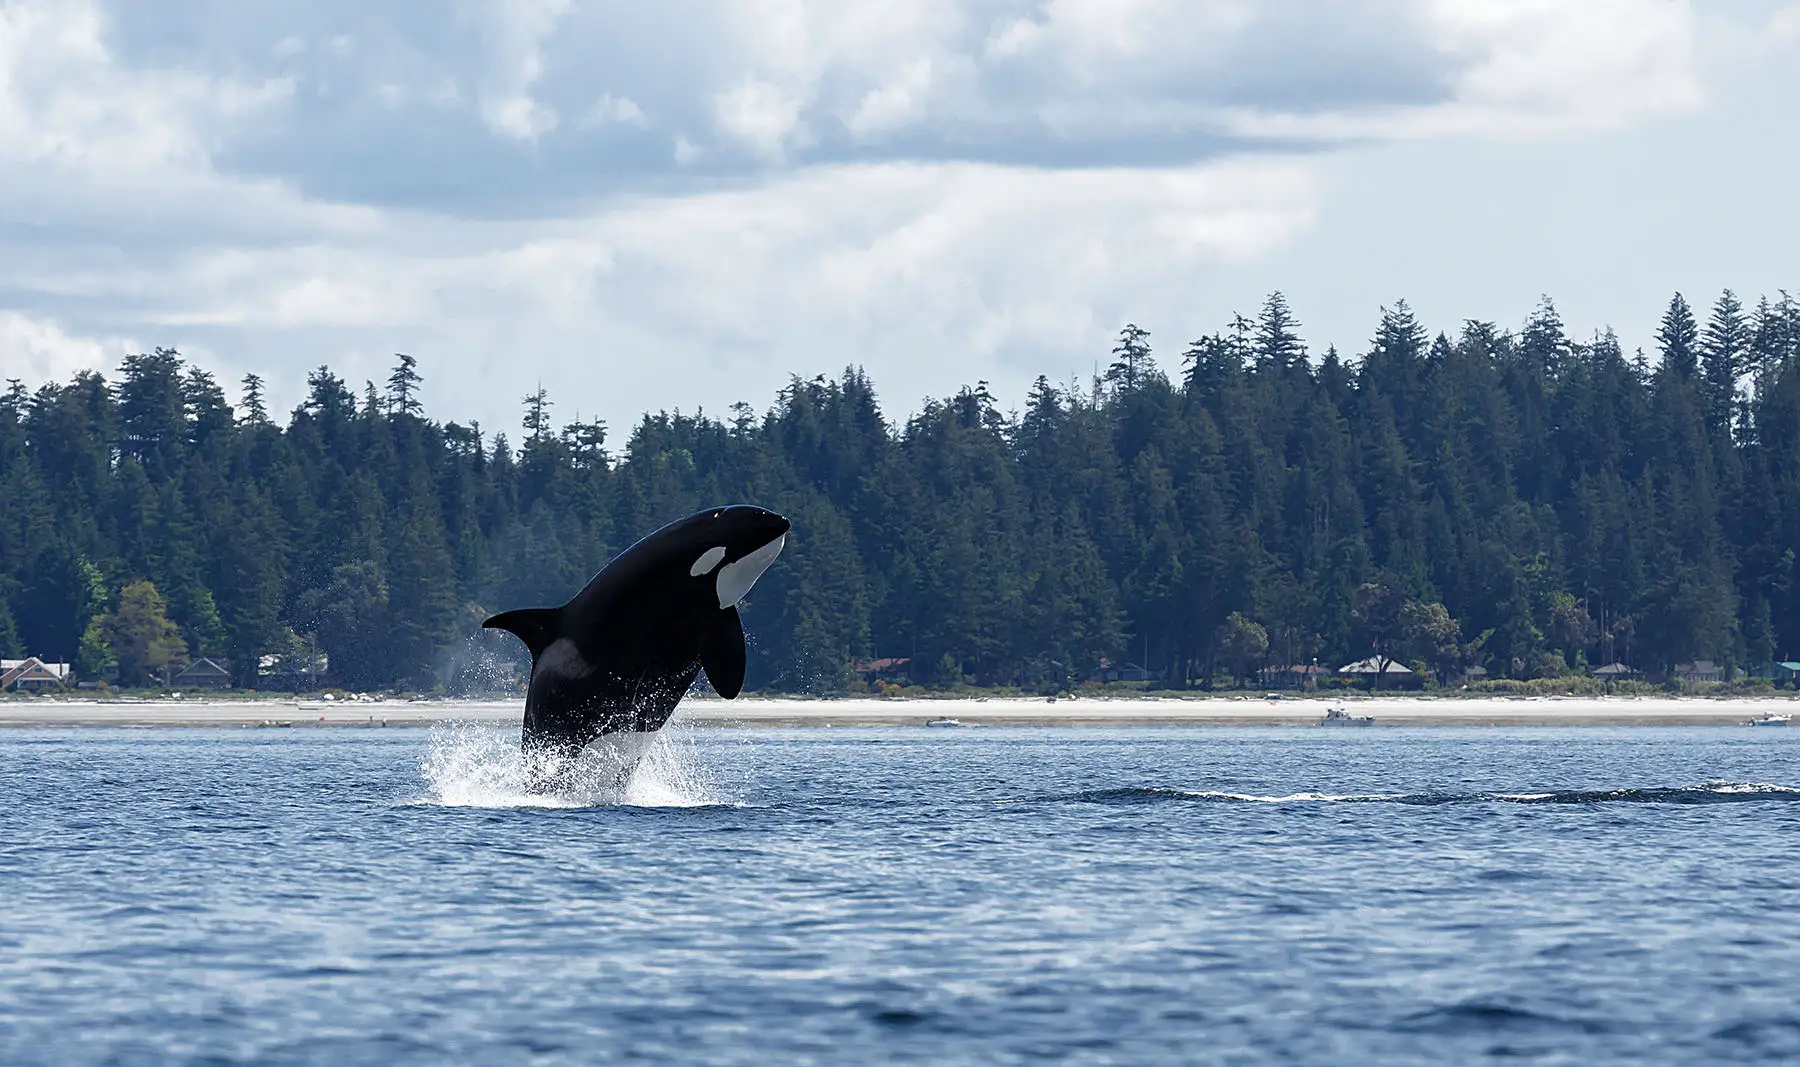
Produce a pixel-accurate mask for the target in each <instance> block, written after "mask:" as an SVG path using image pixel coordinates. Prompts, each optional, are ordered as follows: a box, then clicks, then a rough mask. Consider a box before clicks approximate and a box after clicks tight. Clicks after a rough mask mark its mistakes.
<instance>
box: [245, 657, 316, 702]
mask: <svg viewBox="0 0 1800 1067" xmlns="http://www.w3.org/2000/svg"><path fill="white" fill-rule="evenodd" d="M330 672H331V657H330V656H328V655H326V654H325V653H323V652H320V653H318V654H316V655H307V654H305V653H298V654H290V655H286V656H263V657H262V658H261V659H259V660H258V661H257V664H256V687H257V688H258V689H266V690H271V691H274V692H287V693H300V692H305V691H306V690H308V689H317V688H318V687H319V686H320V685H321V684H322V683H323V682H324V680H325V679H326V677H327V676H328V675H329V674H330Z"/></svg>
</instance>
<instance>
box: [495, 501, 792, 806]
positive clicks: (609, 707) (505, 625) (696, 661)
mask: <svg viewBox="0 0 1800 1067" xmlns="http://www.w3.org/2000/svg"><path fill="white" fill-rule="evenodd" d="M787 532H788V521H787V520H786V519H785V518H782V517H781V516H780V515H777V514H775V513H774V512H772V511H767V510H765V509H763V508H758V507H751V506H749V505H744V504H735V505H732V506H730V507H718V508H708V509H706V510H705V511H701V512H696V513H695V514H693V515H689V516H688V517H687V518H685V519H678V520H676V521H675V522H672V523H670V524H668V525H667V526H664V527H663V528H662V529H660V530H657V531H656V532H654V533H652V534H650V535H648V536H647V537H645V538H644V539H643V540H641V541H639V542H638V543H637V544H635V545H632V546H631V547H630V548H628V549H626V550H625V551H624V552H621V553H619V555H617V556H615V557H614V558H613V560H612V561H611V562H610V563H608V564H607V565H606V566H605V567H603V568H601V570H600V573H599V574H596V575H594V577H593V580H592V581H590V582H588V584H587V587H586V588H585V589H583V590H582V591H581V592H579V593H577V594H576V595H575V598H574V599H573V600H570V601H569V602H568V603H567V604H564V605H563V606H562V607H560V608H521V609H518V610H516V611H507V612H502V613H501V614H499V615H495V616H494V617H492V618H490V619H488V620H487V621H486V622H484V623H482V625H483V626H484V627H491V628H494V629H499V630H507V631H510V632H512V633H514V634H516V635H518V637H519V639H520V640H522V641H524V642H525V645H526V647H528V648H530V649H531V685H530V688H529V689H528V690H527V692H526V696H525V729H524V735H523V739H522V740H523V747H524V748H525V750H526V751H527V752H528V753H534V754H535V753H545V754H551V755H557V756H565V757H567V756H575V755H577V754H579V753H580V752H581V750H582V749H584V748H586V747H587V746H589V745H590V744H594V743H595V742H597V741H601V740H602V739H604V741H605V743H606V744H607V745H608V746H610V747H611V749H612V750H613V751H614V753H615V754H616V757H617V758H620V759H621V760H623V761H624V765H623V766H621V767H620V768H619V770H620V772H621V773H629V772H630V770H631V766H632V765H633V764H635V763H636V761H637V758H638V756H639V755H641V754H642V752H643V750H644V749H645V748H647V747H648V744H647V742H648V741H650V740H651V738H652V737H653V736H654V734H655V732H656V731H657V730H660V729H661V728H662V726H663V724H664V723H666V722H668V721H669V716H671V715H673V714H674V713H675V706H676V705H677V704H679V703H680V702H681V698H682V697H683V696H684V695H685V694H686V693H687V691H688V687H689V686H691V685H693V683H694V678H695V676H696V675H697V674H698V673H699V672H700V671H701V670H705V671H706V680H707V681H708V682H709V683H711V685H712V687H713V689H714V690H715V691H717V692H718V694H719V695H720V696H722V697H727V698H730V697H735V696H737V695H738V691H739V690H740V689H742V688H743V686H744V628H743V624H742V623H741V622H740V621H739V619H738V612H737V605H738V602H739V601H740V600H742V599H743V598H744V594H745V593H748V592H749V591H750V587H751V586H752V585H754V584H756V580H757V579H758V578H760V577H762V573H763V571H765V570H767V569H768V567H769V564H771V563H773V562H775V557H776V556H778V555H780V553H781V547H782V545H783V544H784V543H785V542H786V540H787Z"/></svg>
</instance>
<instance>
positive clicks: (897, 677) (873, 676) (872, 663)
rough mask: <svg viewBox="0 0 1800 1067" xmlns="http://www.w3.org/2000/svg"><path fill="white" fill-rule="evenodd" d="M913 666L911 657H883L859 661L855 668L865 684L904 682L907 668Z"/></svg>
mask: <svg viewBox="0 0 1800 1067" xmlns="http://www.w3.org/2000/svg"><path fill="white" fill-rule="evenodd" d="M911 664H912V657H911V656H883V657H881V658H879V659H865V660H858V661H857V662H856V663H855V664H853V666H854V667H855V669H856V673H857V675H858V676H859V677H861V678H862V679H863V681H865V682H903V681H905V680H906V674H907V667H908V666H910V665H911Z"/></svg>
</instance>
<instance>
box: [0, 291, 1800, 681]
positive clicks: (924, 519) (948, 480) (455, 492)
mask: <svg viewBox="0 0 1800 1067" xmlns="http://www.w3.org/2000/svg"><path fill="white" fill-rule="evenodd" d="M1655 338H1656V340H1655V344H1654V346H1653V349H1652V351H1650V352H1648V353H1646V352H1643V351H1634V352H1629V353H1628V352H1626V351H1623V350H1622V348H1621V345H1620V343H1619V341H1618V340H1617V338H1616V337H1615V336H1614V335H1613V334H1612V333H1611V332H1610V331H1606V332H1602V333H1600V334H1598V335H1596V336H1593V337H1588V338H1576V337H1572V336H1570V335H1569V334H1568V333H1567V332H1566V330H1565V328H1564V326H1563V323H1562V321H1561V319H1560V317H1559V316H1558V313H1557V311H1556V309H1555V307H1554V306H1553V305H1552V304H1551V303H1550V302H1549V301H1548V300H1547V299H1546V300H1545V301H1544V302H1543V303H1541V304H1540V305H1539V306H1538V307H1537V308H1536V309H1535V310H1534V311H1533V312H1532V313H1531V314H1530V315H1529V317H1528V318H1527V319H1526V320H1525V322H1524V323H1523V325H1522V327H1521V328H1519V329H1518V330H1517V331H1516V332H1515V331H1513V330H1509V329H1504V328H1501V327H1500V326H1497V325H1495V324H1492V323H1487V322H1477V321H1469V322H1465V323H1463V324H1461V325H1460V326H1458V327H1456V328H1455V329H1454V330H1451V331H1449V332H1443V333H1436V334H1433V333H1432V332H1431V331H1430V330H1428V329H1427V327H1426V326H1425V325H1424V324H1422V323H1420V322H1419V321H1417V319H1416V318H1415V316H1414V314H1413V313H1412V311H1411V310H1410V309H1409V308H1408V307H1407V306H1406V305H1405V304H1404V303H1398V304H1396V305H1394V306H1393V307H1391V308H1386V309H1383V310H1382V312H1381V314H1380V319H1379V322H1378V324H1377V325H1376V327H1375V329H1374V332H1373V336H1372V338H1371V340H1370V341H1369V342H1368V345H1367V347H1366V351H1364V352H1362V353H1361V354H1359V355H1355V356H1351V357H1345V356H1341V355H1340V354H1339V353H1338V352H1337V351H1335V350H1327V351H1324V352H1313V351H1309V349H1308V346H1307V344H1306V342H1305V341H1304V340H1303V337H1302V331H1301V327H1300V324H1299V322H1298V321H1297V320H1296V316H1295V314H1294V313H1293V312H1292V311H1291V309H1290V308H1289V306H1288V303H1287V301H1286V300H1285V299H1284V298H1283V296H1282V295H1281V294H1279V293H1277V294H1274V295H1271V296H1270V297H1269V298H1268V299H1267V301H1266V302H1265V303H1264V304H1263V306H1262V308H1261V309H1260V311H1259V312H1258V314H1256V315H1255V316H1254V317H1253V318H1251V317H1243V316H1239V317H1235V318H1234V319H1233V320H1232V321H1231V322H1230V323H1228V324H1226V325H1225V326H1224V328H1223V329H1221V330H1219V331H1218V332H1215V333H1211V334H1208V335H1205V336H1202V337H1200V338H1199V339H1197V340H1194V341H1191V342H1188V343H1186V344H1183V345H1179V346H1178V347H1179V352H1178V353H1177V351H1176V350H1175V348H1169V349H1164V350H1162V352H1161V354H1160V356H1159V355H1158V354H1156V353H1155V352H1153V347H1152V338H1151V337H1150V335H1149V334H1148V333H1146V332H1145V331H1144V330H1142V329H1139V328H1138V327H1136V326H1131V325H1128V326H1126V327H1125V328H1124V329H1123V330H1122V331H1121V333H1120V335H1119V337H1118V339H1117V344H1116V346H1115V347H1113V349H1112V351H1111V353H1110V354H1105V353H1096V355H1099V356H1102V360H1101V363H1100V366H1101V367H1104V372H1103V373H1101V374H1098V375H1097V376H1096V377H1095V378H1094V379H1093V380H1092V381H1089V382H1083V383H1064V384H1061V385H1057V384H1053V383H1052V382H1051V381H1049V380H1047V379H1046V378H1041V377H1040V378H1039V379H1038V380H1037V382H1036V384H1035V385H1034V386H1033V387H1032V388H1031V390H1030V392H1029V394H1028V395H1027V396H1025V397H1022V398H1018V400H1019V401H1020V402H1021V403H1020V406H1018V407H1017V408H1011V407H1009V406H1008V405H1004V404H1002V403H1001V402H1000V401H999V400H997V399H996V397H994V396H993V395H992V394H991V393H990V391H989V389H988V387H987V386H986V385H985V384H981V383H977V384H974V385H967V386H964V387H963V388H961V389H960V390H959V391H957V392H955V393H954V395H950V396H947V397H945V398H943V399H939V400H934V401H930V402H927V403H924V404H922V405H921V406H920V410H918V411H917V412H916V413H915V414H912V415H910V416H908V417H907V418H905V419H904V420H903V421H902V420H899V419H896V418H894V417H892V416H891V415H889V414H887V413H885V412H884V410H883V408H882V406H881V404H880V403H879V402H878V400H877V395H876V388H875V383H874V382H872V381H871V380H870V379H869V378H868V377H867V376H866V375H865V374H864V373H863V372H862V371H861V370H859V369H855V368H852V369H848V370H845V371H844V372H843V373H842V374H841V375H840V376H839V377H837V378H835V379H832V378H828V377H823V376H821V377H816V378H811V379H802V378H795V379H793V380H791V381H790V383H789V384H788V385H787V387H786V388H784V389H782V390H781V391H780V393H779V394H778V395H777V396H776V397H775V398H774V400H773V402H772V403H771V404H770V405H769V406H768V407H767V409H766V410H764V411H763V412H761V413H760V414H759V413H758V412H757V411H756V410H755V409H754V408H752V407H751V406H749V405H748V404H743V403H740V404H737V405H734V406H733V407H732V408H731V409H730V411H729V413H728V414H727V415H726V416H725V417H723V418H719V417H714V416H708V415H701V414H695V415H686V414H680V413H675V414H669V413H666V412H665V413H661V414H654V415H646V416H644V417H643V418H642V420H641V421H639V422H638V423H637V424H636V425H635V426H633V427H631V428H630V431H629V433H628V434H626V435H624V440H623V441H616V440H615V439H614V438H613V437H612V436H610V435H609V432H608V427H606V426H605V425H603V424H601V423H599V422H579V421H578V422H573V423H568V424H559V423H558V421H557V420H556V419H555V417H554V414H553V413H554V405H553V401H552V399H551V398H550V397H549V396H547V395H545V393H544V392H543V391H542V390H541V389H540V390H539V391H537V392H536V393H534V394H533V395H531V396H528V397H526V398H524V400H523V406H524V411H523V416H524V417H523V423H522V427H521V429H520V430H519V431H515V432H513V433H510V434H509V433H508V432H502V431H499V430H494V429H490V428H486V427H482V426H480V425H478V424H464V423H459V422H453V421H443V422H440V421H437V420H436V419H435V418H434V417H432V416H431V415H428V414H427V412H426V410H425V408H424V406H423V402H422V396H423V388H424V386H425V383H426V378H425V377H424V374H423V372H422V369H421V365H420V364H419V363H418V362H417V361H416V360H415V359H414V358H413V357H412V356H410V355H401V356H398V357H397V362H396V364H395V366H394V369H393V372H392V375H391V376H390V377H389V378H388V379H387V380H386V382H385V383H379V384H378V383H366V384H365V385H364V386H362V387H361V388H356V387H354V386H353V385H351V384H350V383H347V382H346V381H344V380H342V379H341V378H339V377H338V376H337V375H335V374H334V373H333V372H332V371H331V370H330V369H329V368H327V367H320V368H318V369H317V370H316V371H314V372H312V373H311V374H310V375H309V376H308V378H307V391H306V394H305V399H304V401H303V402H302V403H301V404H300V405H299V406H298V407H296V408H295V409H294V410H293V411H292V412H291V413H288V414H287V415H286V416H285V417H282V416H280V415H279V413H272V412H270V411H269V410H267V407H266V405H265V399H264V383H263V381H262V380H260V379H259V378H257V377H256V376H255V375H250V376H247V377H245V378H244V379H243V380H242V382H241V383H229V385H230V387H231V393H232V394H235V396H236V402H235V403H233V401H232V399H231V397H230V396H229V395H228V393H227V387H226V385H225V384H222V383H220V382H219V381H217V380H215V378H214V376H213V375H212V374H210V373H208V372H207V371H206V370H205V369H204V368H202V367H199V366H195V365H192V364H190V363H189V362H187V361H186V360H184V358H183V357H182V356H181V355H180V354H179V353H178V352H175V351H173V350H169V349H157V350H155V351H152V352H149V353H146V354H139V355H132V356H128V357H126V358H125V359H124V361H123V365H122V366H121V367H120V368H119V369H118V371H117V373H116V374H115V375H113V376H111V377H107V376H104V375H102V374H100V373H94V372H84V373H81V374H78V375H76V376H75V377H74V378H73V379H72V380H70V381H66V382H48V383H31V384H27V383H24V382H21V381H18V380H10V381H9V382H8V383H7V389H6V391H5V393H4V395H3V396H0V484H3V485H4V486H5V496H4V503H3V505H0V653H4V654H5V655H7V656H13V657H17V656H20V655H24V654H31V655H36V656H40V657H42V658H44V659H46V660H66V661H69V662H72V663H73V664H74V665H75V671H76V673H77V676H78V677H82V678H87V679H93V678H99V677H102V676H112V677H115V678H116V682H117V684H123V685H142V684H146V683H148V682H150V681H153V680H154V679H156V678H159V677H163V676H164V674H165V672H166V671H167V670H168V669H169V668H170V667H171V665H174V664H179V663H181V662H183V661H185V660H188V659H192V658H196V657H201V656H205V657H209V658H213V659H215V660H217V661H218V662H221V663H225V664H228V665H229V669H230V671H231V672H232V675H233V681H234V683H235V684H236V685H238V686H240V687H244V688H254V687H257V686H258V684H259V677H258V664H259V662H265V659H264V658H265V657H269V656H284V657H297V656H310V653H311V651H312V650H320V651H323V652H324V653H326V654H327V656H328V663H329V684H331V685H334V686H340V687H343V688H346V689H357V690H375V689H393V688H404V689H410V690H416V691H430V690H436V689H439V688H443V689H446V690H449V691H463V690H467V689H469V688H470V687H479V686H481V685H484V684H491V682H492V678H493V672H491V671H490V670H488V669H487V667H480V669H477V667H478V666H479V665H481V664H488V665H489V666H491V665H492V662H493V661H494V658H495V657H500V658H501V659H509V660H511V661H514V662H516V661H517V660H518V659H519V658H520V657H522V656H523V655H524V653H523V650H522V649H521V648H518V647H516V646H517V642H515V641H513V639H512V638H510V637H508V636H506V635H503V634H495V633H491V632H489V633H486V634H484V633H482V632H481V631H480V630H479V625H480V621H481V619H482V618H483V617H484V616H485V615H487V614H489V613H491V612H495V611H499V610H503V609H507V608H513V607H522V606H530V605H542V604H555V603H560V602H562V601H563V600H565V599H566V598H568V597H569V596H571V595H572V594H573V593H574V592H576V591H577V590H579V589H580V588H581V586H582V585H583V584H584V583H585V582H586V580H587V579H588V577H589V576H590V575H591V574H592V573H593V572H595V571H596V570H597V569H598V568H599V567H600V566H601V565H602V564H604V563H605V561H606V560H607V559H608V558H609V556H610V555H612V554H613V553H616V552H618V551H619V550H620V549H622V548H623V547H625V546H626V545H628V544H630V543H631V542H632V541H634V540H635V539H636V538H638V537H639V536H641V535H643V534H645V533H647V532H649V531H650V530H652V529H653V528H655V527H657V526H659V525H661V524H662V523H664V522H666V521H669V520H671V519H674V518H677V517H680V516H682V515H684V514H687V513H688V512H691V511H693V510H697V509H699V508H701V507H704V506H708V505H712V504H716V503H726V502H735V501H748V502H754V503H758V504H762V505H764V506H767V507H771V508H774V509H776V510H779V511H781V512H783V513H785V514H786V515H788V516H789V518H790V519H791V520H792V521H793V524H794V532H793V534H792V536H791V537H790V538H789V544H788V548H787V551H786V552H785V553H784V554H783V557H782V559H781V560H780V562H779V563H778V564H777V565H776V566H775V567H774V568H772V569H771V570H770V571H769V573H768V574H767V575H765V576H764V578H763V579H762V581H761V582H760V583H759V584H758V585H757V587H756V588H755V590H754V591H753V592H752V594H751V596H750V598H749V600H748V601H746V604H745V607H744V615H745V628H746V630H747V631H748V632H749V634H750V635H751V648H750V663H749V674H748V680H747V685H748V687H749V688H755V689H762V690H767V691H817V692H831V691H843V690H846V689H851V688H855V687H857V686H859V685H860V684H862V683H861V682H859V680H858V678H859V676H858V674H857V673H856V670H855V665H856V664H857V663H858V662H859V661H864V660H867V659H869V658H871V657H888V658H900V657H905V658H907V659H908V661H909V662H908V663H906V664H905V665H904V666H903V667H900V668H898V669H897V670H898V671H899V672H900V673H903V674H904V675H905V676H906V680H908V681H910V682H912V683H916V684H921V685H929V686H953V685H964V684H973V685H985V686H1018V687H1021V688H1024V689H1027V690H1030V691H1039V692H1054V691H1057V690H1058V689H1062V688H1065V687H1069V686H1072V685H1076V684H1080V683H1082V682H1084V681H1087V680H1090V679H1093V678H1095V677H1096V676H1097V674H1098V673H1099V672H1100V671H1101V669H1102V665H1103V661H1109V662H1110V663H1111V664H1113V665H1119V664H1123V663H1125V662H1127V661H1130V662H1134V663H1141V664H1142V665H1143V666H1144V667H1146V668H1148V670H1149V672H1150V673H1151V674H1152V675H1153V676H1154V678H1155V681H1154V682H1153V683H1152V684H1156V685H1162V686H1167V687H1171V688H1201V687H1215V686H1217V687H1223V686H1226V685H1230V684H1234V683H1236V684H1244V683H1246V682H1247V681H1248V680H1249V679H1251V678H1252V677H1253V676H1254V673H1255V672H1256V671H1257V670H1258V669H1260V668H1263V667H1266V666H1269V665H1276V664H1279V665H1294V664H1310V663H1313V662H1315V661H1316V662H1317V663H1319V664H1321V665H1325V666H1330V667H1335V666H1339V665H1341V664H1344V663H1347V662H1350V661H1352V660H1357V659H1362V658H1365V657H1370V656H1375V657H1381V658H1391V659H1394V660H1397V661H1400V662H1403V663H1407V664H1410V665H1412V666H1413V667H1414V669H1416V670H1417V671H1418V672H1419V673H1420V674H1421V675H1425V676H1429V677H1432V678H1436V679H1444V680H1448V679H1451V678H1456V677H1460V676H1461V672H1463V671H1465V670H1466V669H1467V668H1470V667H1474V666H1480V667H1483V668H1484V669H1485V670H1486V671H1487V672H1488V676H1489V677H1490V678H1519V679H1530V678H1539V677H1557V676H1562V675H1567V674H1572V673H1580V672H1583V671H1585V670H1587V669H1590V668H1592V667H1596V666H1599V665H1601V664H1607V663H1613V662H1623V663H1625V664H1628V665H1630V666H1632V667H1634V668H1636V669H1638V670H1641V671H1643V672H1645V673H1646V674H1647V675H1649V676H1651V677H1662V678H1666V677H1669V676H1670V674H1671V673H1672V672H1673V671H1674V670H1675V668H1676V665H1677V664H1680V663H1683V662H1685V661H1691V660H1697V659H1710V660H1713V661H1715V662H1717V663H1719V664H1721V665H1723V666H1724V667H1725V668H1726V669H1727V670H1732V671H1737V672H1740V673H1741V672H1743V671H1745V670H1747V669H1750V668H1754V667H1756V666H1758V665H1762V664H1766V663H1768V662H1770V661H1771V660H1778V659H1787V658H1791V657H1792V656H1794V655H1796V654H1800V587H1797V586H1796V577H1797V576H1796V574H1795V548H1796V546H1797V545H1800V307H1797V306H1796V303H1795V302H1794V301H1793V300H1792V299H1790V298H1789V297H1788V296H1787V295H1786V294H1785V293H1783V294H1778V297H1777V298H1775V299H1762V300H1759V301H1757V302H1756V303H1755V304H1754V306H1747V305H1746V304H1744V303H1743V302H1741V301H1740V300H1739V299H1738V298H1737V297H1735V296H1734V295H1733V294H1731V293H1730V292H1726V293H1725V294H1723V295H1722V296H1720V297H1719V298H1718V299H1717V300H1716V301H1715V302H1714V303H1713V304H1712V306H1711V307H1710V309H1705V310H1702V311H1700V312H1696V311H1695V310H1693V309H1692V308H1690V306H1689V305H1688V303H1687V302H1686V301H1685V300H1684V299H1683V298H1682V297H1680V296H1676V297H1675V298H1674V299H1673V300H1672V301H1671V302H1670V303H1669V305H1668V308H1667V311H1666V312H1665V314H1664V315H1663V317H1662V320H1661V322H1660V324H1659V325H1658V328H1657V330H1656V332H1655ZM1165 368H1166V370H1165ZM424 370H425V371H428V370H429V366H426V367H425V368H424ZM1170 373H1173V374H1174V375H1175V376H1174V377H1173V378H1171V377H1170ZM114 671H116V672H117V673H116V675H114V674H113V672H114ZM484 679H486V681H484Z"/></svg>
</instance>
